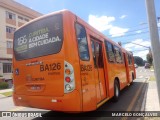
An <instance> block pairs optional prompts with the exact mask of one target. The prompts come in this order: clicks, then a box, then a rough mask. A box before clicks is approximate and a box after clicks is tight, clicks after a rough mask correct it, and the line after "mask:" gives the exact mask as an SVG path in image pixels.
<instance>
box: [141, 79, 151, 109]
mask: <svg viewBox="0 0 160 120" xmlns="http://www.w3.org/2000/svg"><path fill="white" fill-rule="evenodd" d="M149 79H150V77H148V78H147V80H146V82H148V81H149ZM147 92H148V90H147V91H145V94H144V98H143V102H142V106H141V111H145V107H146V106H145V105H146V98H147Z"/></svg>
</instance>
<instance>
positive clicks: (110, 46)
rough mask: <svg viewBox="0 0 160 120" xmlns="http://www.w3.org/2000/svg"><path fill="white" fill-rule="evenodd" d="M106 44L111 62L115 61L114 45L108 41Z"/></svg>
mask: <svg viewBox="0 0 160 120" xmlns="http://www.w3.org/2000/svg"><path fill="white" fill-rule="evenodd" d="M105 46H106V53H107V56H108V60H109V62H114V61H115V56H114V48H113V45H112V44H111V43H110V42H108V41H106V42H105Z"/></svg>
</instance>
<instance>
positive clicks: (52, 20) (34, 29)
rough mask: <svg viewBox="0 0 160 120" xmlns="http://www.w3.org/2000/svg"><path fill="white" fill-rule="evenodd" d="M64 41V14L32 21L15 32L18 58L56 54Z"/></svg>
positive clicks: (15, 51)
mask: <svg viewBox="0 0 160 120" xmlns="http://www.w3.org/2000/svg"><path fill="white" fill-rule="evenodd" d="M62 42H63V25H62V15H53V16H50V17H46V18H42V19H40V20H38V21H36V22H33V23H30V24H28V25H26V26H24V27H22V28H21V29H19V30H18V31H16V32H15V34H14V54H15V58H16V59H17V60H23V59H29V58H35V57H39V56H45V55H50V54H56V53H58V52H59V51H60V50H61V47H62Z"/></svg>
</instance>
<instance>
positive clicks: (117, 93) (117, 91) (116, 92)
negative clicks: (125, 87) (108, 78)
mask: <svg viewBox="0 0 160 120" xmlns="http://www.w3.org/2000/svg"><path fill="white" fill-rule="evenodd" d="M119 96H120V87H119V83H118V81H117V80H115V81H114V96H113V101H114V102H117V101H118V99H119Z"/></svg>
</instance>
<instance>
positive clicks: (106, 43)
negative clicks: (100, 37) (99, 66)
mask: <svg viewBox="0 0 160 120" xmlns="http://www.w3.org/2000/svg"><path fill="white" fill-rule="evenodd" d="M108 43H109V44H111V46H112V52H113V55H114V60H113V61H111V60H110V56H109V54H108V53H109V51H108ZM105 48H106V54H107V58H108V62H109V63H116V60H115V54H114V47H113V44H112V43H111V42H109V41H107V40H105Z"/></svg>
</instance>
